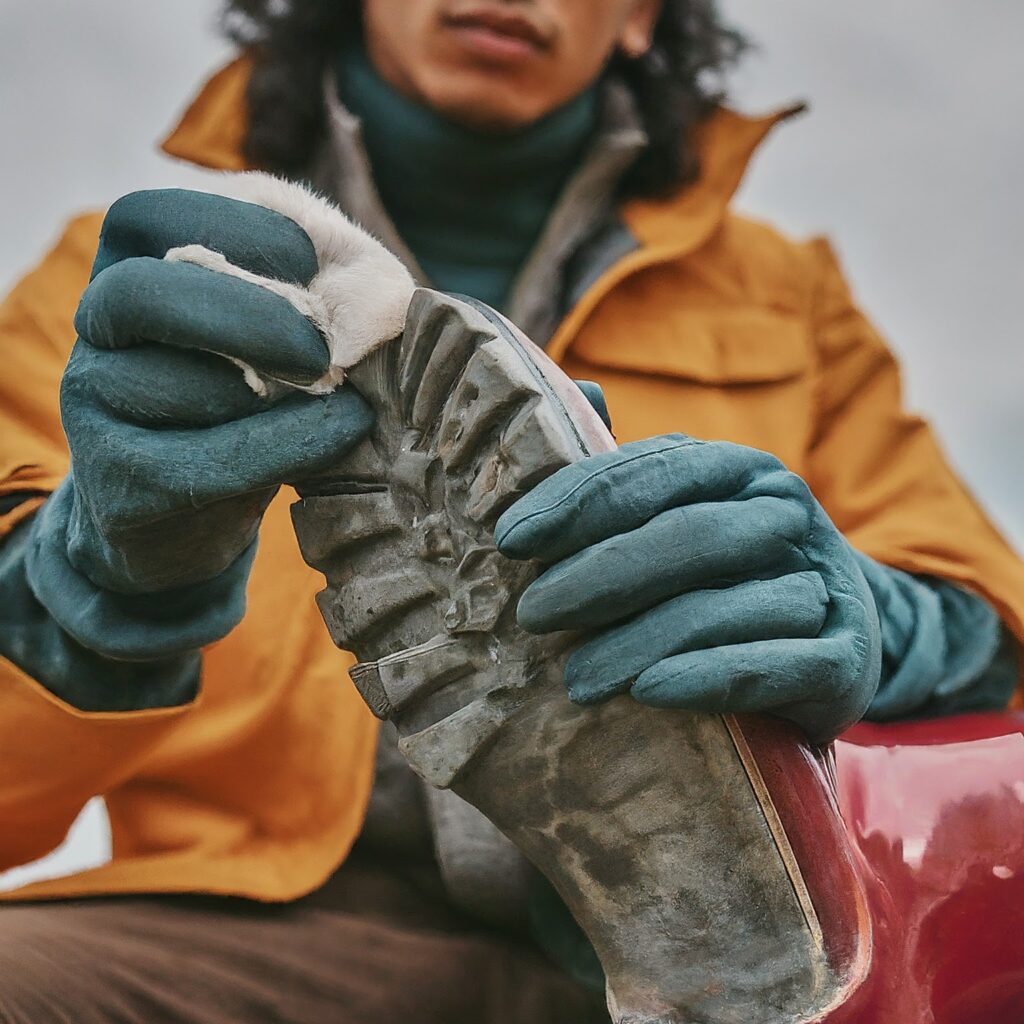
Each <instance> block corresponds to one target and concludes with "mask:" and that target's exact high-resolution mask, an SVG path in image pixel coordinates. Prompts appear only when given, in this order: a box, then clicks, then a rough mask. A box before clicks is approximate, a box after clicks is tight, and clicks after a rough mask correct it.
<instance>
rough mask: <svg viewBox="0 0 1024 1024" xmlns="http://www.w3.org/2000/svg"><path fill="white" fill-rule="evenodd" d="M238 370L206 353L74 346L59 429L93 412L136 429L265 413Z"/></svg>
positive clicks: (162, 348) (149, 346) (152, 347)
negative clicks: (100, 413)
mask: <svg viewBox="0 0 1024 1024" xmlns="http://www.w3.org/2000/svg"><path fill="white" fill-rule="evenodd" d="M267 404H268V402H267V399H265V398H260V397H259V396H258V395H257V394H256V393H255V392H254V391H253V390H252V388H250V387H249V386H248V384H246V383H245V381H244V379H243V377H242V375H241V374H240V373H239V372H238V367H237V366H233V365H232V364H231V363H229V362H228V361H227V360H226V359H222V358H221V357H220V356H217V355H213V354H212V353H208V352H189V351H185V350H183V349H178V348H172V347H170V346H168V345H154V344H141V345H138V346H137V347H136V348H131V349H124V350H122V351H120V352H108V351H104V350H102V349H96V348H93V347H92V346H90V345H87V344H82V343H79V344H78V345H76V346H75V349H74V351H73V352H72V355H71V359H70V360H69V361H68V366H67V369H66V370H65V371H64V378H63V380H62V381H61V413H62V417H63V419H64V422H65V424H67V425H69V426H70V425H72V424H74V423H77V422H78V421H79V420H80V419H81V416H82V413H83V411H85V410H88V412H89V413H91V412H92V410H93V409H95V408H97V407H99V408H102V409H105V410H107V411H108V412H109V413H111V414H112V415H113V416H114V417H115V418H117V419H119V420H125V421H126V422H129V423H136V424H139V425H140V426H150V427H159V426H163V427H168V426H192V427H209V426H214V425H216V424H218V423H226V422H227V421H228V420H237V419H242V418H243V417H245V416H252V415H254V414H255V413H257V412H260V411H261V410H262V409H265V408H266V407H267Z"/></svg>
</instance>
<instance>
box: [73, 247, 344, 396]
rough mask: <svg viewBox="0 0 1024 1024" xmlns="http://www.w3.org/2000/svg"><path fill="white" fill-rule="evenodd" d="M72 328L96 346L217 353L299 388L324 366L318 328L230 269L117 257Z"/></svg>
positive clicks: (87, 292)
mask: <svg viewBox="0 0 1024 1024" xmlns="http://www.w3.org/2000/svg"><path fill="white" fill-rule="evenodd" d="M75 329H76V330H77V331H78V334H79V337H81V339H82V340H83V341H85V342H87V343H88V344H90V345H92V346H93V347H94V348H104V349H118V348H126V347H129V346H132V345H137V344H139V343H140V342H147V341H148V342H159V343H160V344H163V345H175V346H177V347H179V348H184V349H192V350H194V349H199V350H201V351H205V352H216V353H217V354H218V355H222V356H227V357H229V358H232V359H239V360H241V361H243V362H245V363H247V364H248V365H250V366H252V367H253V368H254V369H255V370H256V371H257V372H258V373H261V374H264V375H266V376H269V377H274V378H277V379H278V380H285V381H289V382H291V383H294V384H300V385H309V384H312V383H313V382H314V381H315V380H317V379H318V378H319V377H321V376H323V374H324V373H326V372H327V368H328V366H329V364H330V355H329V353H328V350H327V344H326V343H325V341H324V339H323V337H322V336H321V334H320V332H319V331H318V330H317V329H316V328H315V327H314V326H313V325H312V324H311V323H310V322H309V320H307V319H306V318H305V317H304V316H303V315H302V314H301V313H299V311H298V310H297V309H295V307H294V306H293V305H292V304H291V303H290V302H288V301H287V299H284V298H282V297H281V296H280V295H275V294H274V293H273V292H271V291H269V290H268V289H266V288H261V287H260V286H259V285H256V284H252V283H251V282H249V281H243V280H241V279H239V278H237V277H232V276H230V275H228V274H219V273H217V272H216V271H213V270H209V269H207V268H205V267H199V266H196V265H194V264H191V263H174V262H167V261H166V260H157V259H152V258H150V257H139V258H137V259H129V260H123V261H122V262H120V263H117V264H115V265H114V266H112V267H109V268H108V269H107V270H105V271H103V273H102V274H100V275H99V276H98V277H96V278H95V280H93V282H92V284H90V285H89V287H88V288H86V290H85V292H84V293H83V295H82V299H81V302H80V303H79V306H78V312H77V313H76V314H75Z"/></svg>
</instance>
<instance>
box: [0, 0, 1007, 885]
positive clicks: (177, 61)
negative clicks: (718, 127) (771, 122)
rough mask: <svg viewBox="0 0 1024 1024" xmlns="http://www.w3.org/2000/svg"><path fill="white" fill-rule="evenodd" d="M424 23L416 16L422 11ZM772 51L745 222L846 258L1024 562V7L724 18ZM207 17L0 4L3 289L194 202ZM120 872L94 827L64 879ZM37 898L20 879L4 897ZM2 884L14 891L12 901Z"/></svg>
mask: <svg viewBox="0 0 1024 1024" xmlns="http://www.w3.org/2000/svg"><path fill="white" fill-rule="evenodd" d="M410 2H412V0H410ZM724 7H725V9H726V11H727V12H728V13H729V14H730V15H731V16H732V18H733V20H734V21H736V22H737V23H738V24H739V25H740V26H741V27H743V28H744V29H745V30H747V31H748V32H749V34H750V35H752V36H753V37H754V38H755V39H756V40H757V41H758V43H759V44H760V50H759V52H757V53H754V54H752V55H751V56H749V57H748V59H747V62H746V66H745V67H744V69H743V71H742V73H741V74H740V75H739V76H738V78H737V80H736V88H735V94H736V98H737V101H738V105H739V106H741V107H742V108H743V109H747V110H751V111H764V110H767V109H770V108H772V107H774V106H777V105H780V104H782V103H784V102H786V101H788V100H791V99H794V98H800V99H808V100H810V102H811V103H812V108H813V109H812V112H811V114H810V115H807V116H805V117H803V118H802V119H801V120H799V121H795V122H790V123H788V124H786V125H783V126H782V127H780V128H779V129H778V130H777V133H776V135H775V136H774V137H773V138H772V139H771V140H770V141H769V143H768V145H767V146H766V147H765V148H764V150H763V151H762V153H761V155H760V156H759V157H758V159H757V161H756V163H755V165H754V167H753V168H752V171H751V173H750V175H749V177H748V180H747V183H746V184H745V186H744V188H743V190H742V193H741V196H740V201H741V203H742V205H743V207H744V208H745V209H746V210H748V211H749V212H752V213H754V214H755V215H757V216H760V217H764V218H766V219H769V220H772V221H774V222H775V223H777V224H778V225H780V226H781V227H783V228H784V229H785V230H787V231H789V232H791V233H794V234H797V235H807V234H818V233H827V234H829V235H831V236H832V237H833V239H834V241H835V242H836V244H837V246H838V249H839V252H840V254H841V256H842V257H843V260H844V263H845V265H846V267H847V270H848V272H849V275H850V277H851V279H852V280H853V282H854V286H855V290H856V292H857V294H858V295H859V297H860V299H861V302H862V305H863V306H864V307H865V308H866V309H867V310H868V311H869V312H870V313H871V314H872V316H873V317H874V319H875V320H876V322H878V323H879V324H880V325H881V326H882V328H883V330H884V332H885V333H886V335H887V336H888V337H889V339H890V341H891V343H892V345H893V347H894V349H895V350H896V351H897V352H898V353H899V355H900V356H901V357H902V359H903V362H904V367H905V380H906V384H907V393H908V397H909V401H910V404H911V405H912V406H913V407H914V408H916V409H919V410H921V411H923V412H924V413H925V414H926V415H927V416H928V417H929V418H930V419H931V420H932V421H933V422H934V423H935V425H936V426H937V428H938V430H939V432H940V434H941V435H942V438H943V440H944V442H945V444H946V447H947V449H948V451H949V453H950V455H951V457H952V459H953V461H954V462H955V464H956V465H957V467H958V468H959V470H960V472H961V473H962V474H963V476H964V478H965V479H966V480H967V482H968V484H969V485H970V486H971V487H972V488H973V490H974V491H975V492H976V493H977V494H978V495H979V496H980V497H981V499H982V500H983V502H984V503H985V505H986V506H987V507H988V508H989V510H990V511H991V513H992V515H993V517H994V518H995V519H996V520H997V522H998V523H999V524H1000V525H1001V526H1002V527H1003V528H1004V529H1005V530H1006V531H1007V532H1008V533H1009V534H1010V535H1011V536H1012V537H1013V538H1014V539H1015V540H1016V542H1017V544H1018V546H1021V545H1024V473H1022V463H1021V458H1020V455H1019V446H1020V442H1021V439H1022V438H1024V401H1022V400H1021V396H1020V392H1021V389H1022V387H1024V345H1022V344H1021V330H1020V313H1019V309H1020V299H1021V294H1022V291H1024V260H1022V256H1021V245H1022V242H1021V239H1022V238H1024V209H1022V203H1021V199H1020V193H1021V187H1020V183H1021V168H1022V164H1024V131H1022V124H1024V86H1022V85H1021V79H1020V76H1019V55H1020V51H1021V49H1022V44H1024V5H1017V4H1009V3H1006V2H1005V0H976V2H974V3H972V4H952V3H943V4H937V3H935V2H934V0H902V2H901V3H900V4H892V3H886V2H883V0H862V2H860V3H858V4H822V3H820V2H814V0H773V2H771V3H765V2H764V0H727V2H726V3H725V4H724ZM216 9H217V7H216V4H215V3H214V2H212V0H174V2H173V3H156V2H152V0H151V2H143V3H140V2H139V0H134V2H129V0H90V2H88V3H72V2H71V0H33V2H32V3H25V2H24V0H21V2H14V0H0V68H2V69H3V70H2V73H0V74H2V77H0V140H2V143H0V144H2V146H3V150H2V152H3V164H2V167H3V171H2V173H3V186H4V187H3V189H2V190H0V225H2V229H3V230H2V231H0V281H2V282H7V281H9V280H13V279H14V278H15V276H16V275H18V274H19V273H21V272H22V271H23V270H25V269H27V268H28V267H29V266H30V265H31V264H32V263H33V262H34V261H35V260H36V259H37V258H38V257H39V256H40V255H41V254H42V253H43V251H44V250H45V249H46V247H47V246H48V245H49V244H50V243H51V242H52V240H53V239H54V237H55V234H56V232H57V231H58V229H59V225H60V224H61V223H62V222H63V221H64V220H65V219H66V218H67V217H68V216H69V215H70V214H71V213H72V212H75V211H77V210H81V209H88V208H94V207H98V206H102V205H104V204H106V203H109V202H110V201H112V200H113V199H115V198H116V197H117V196H118V195H121V194H122V193H124V192H127V191H131V190H133V189H136V188H140V187H148V186H153V185H164V184H188V182H189V181H190V180H198V179H197V178H196V177H195V176H193V175H191V174H190V172H189V171H187V170H186V169H184V168H181V167H179V166H177V165H174V164H172V163H171V162H169V161H166V160H163V159H162V158H160V157H158V156H157V154H156V153H155V151H154V148H153V145H152V143H153V141H154V140H155V139H157V138H158V137H159V136H160V135H161V134H162V133H163V131H164V130H165V129H166V128H167V127H169V125H170V124H171V123H172V121H173V119H174V115H175V113H176V112H177V111H179V110H180V109H181V107H182V106H183V104H184V103H185V102H186V100H187V98H188V96H189V95H190V94H191V93H192V91H193V90H194V89H195V88H196V87H197V86H198V84H199V83H200V81H201V80H202V78H203V76H204V75H205V74H206V73H207V72H208V71H209V70H210V69H211V68H212V67H213V66H215V65H216V63H217V62H218V61H219V60H220V59H222V58H223V57H224V56H226V55H227V52H228V51H227V49H226V47H225V46H224V44H223V43H221V42H220V41H219V40H217V39H216V38H215V36H214V34H213V32H212V27H213V23H214V19H215V12H216ZM105 854H106V839H105V835H104V830H103V815H102V809H101V808H99V807H98V806H93V807H92V808H91V809H90V810H89V812H88V814H87V815H86V817H85V818H84V819H83V821H82V822H81V824H80V826H79V828H78V829H77V830H76V832H75V834H74V836H73V837H72V839H71V840H70V841H69V843H68V844H66V846H65V849H63V850H62V851H61V852H60V854H59V855H58V856H56V857H55V858H51V859H49V860H48V861H47V862H46V863H45V864H44V865H43V866H42V867H39V868H35V867H34V868H32V869H31V874H32V876H33V877H34V876H35V874H36V873H39V872H42V873H48V874H50V873H58V872H61V871H66V870H70V869H71V868H73V867H76V866H78V865H80V864H83V863H86V862H89V861H94V860H96V859H100V858H102V857H103V856H105ZM26 877H28V871H27V870H26V869H20V870H19V871H18V873H17V875H16V876H11V877H8V879H7V880H6V884H13V883H14V882H15V881H17V880H20V879H24V878H26ZM3 882H4V880H3V879H2V877H0V884H3Z"/></svg>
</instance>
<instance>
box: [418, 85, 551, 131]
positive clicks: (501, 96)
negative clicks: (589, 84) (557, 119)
mask: <svg viewBox="0 0 1024 1024" xmlns="http://www.w3.org/2000/svg"><path fill="white" fill-rule="evenodd" d="M437 86H438V87H437V88H434V89H427V90H424V92H425V96H424V98H425V99H426V101H427V103H428V104H429V105H430V106H431V107H432V108H433V109H434V110H436V111H437V112H438V113H439V114H441V115H442V116H444V117H446V118H448V119H449V120H451V121H455V122H456V123H457V124H462V125H465V126H466V127H467V128H473V129H475V130H477V131H488V132H503V133H504V132H514V131H518V130H519V129H521V128H525V127H527V126H528V125H531V124H533V122H534V121H538V120H539V119H540V118H542V117H543V116H544V115H545V114H547V113H550V112H551V110H554V108H555V107H556V106H557V102H552V103H548V102H546V101H545V100H544V98H542V97H535V96H532V95H531V94H530V92H529V90H526V89H523V88H522V86H521V84H519V83H511V82H508V81H502V80H500V76H490V75H481V74H468V75H458V76H456V75H450V76H445V77H444V78H442V80H441V81H440V82H438V83H437Z"/></svg>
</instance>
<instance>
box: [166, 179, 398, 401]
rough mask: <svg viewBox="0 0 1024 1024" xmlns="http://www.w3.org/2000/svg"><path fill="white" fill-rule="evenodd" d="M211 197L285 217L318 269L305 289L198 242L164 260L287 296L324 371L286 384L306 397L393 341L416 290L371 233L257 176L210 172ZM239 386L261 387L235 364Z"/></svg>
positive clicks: (312, 198) (264, 385)
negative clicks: (313, 331) (323, 355)
mask: <svg viewBox="0 0 1024 1024" xmlns="http://www.w3.org/2000/svg"><path fill="white" fill-rule="evenodd" d="M218 179H219V181H218V186H219V187H218V188H217V189H215V190H211V191H216V192H217V193H218V194H221V195H225V196H229V197H231V198H234V199H241V200H243V201H245V202H249V203H255V204H256V205H258V206H265V207H267V208H268V209H271V210H276V211H277V212H278V213H281V214H284V216H286V217H289V218H291V219H292V220H293V221H295V223H296V224H298V225H299V227H301V228H302V229H303V230H304V231H305V232H306V234H307V235H309V237H310V240H311V241H312V243H313V249H314V250H315V252H316V256H317V260H318V262H319V266H320V270H319V271H318V273H317V274H316V276H315V277H314V278H313V280H312V281H310V282H309V285H308V287H306V288H301V287H299V286H298V285H293V284H286V283H284V282H282V281H276V280H274V279H273V278H267V277H260V276H259V275H257V274H252V273H250V272H249V271H247V270H243V269H242V268H241V267H236V266H235V265H234V264H232V263H229V262H228V260H227V259H226V258H225V257H224V256H222V255H221V254H220V253H218V252H214V251H213V250H211V249H207V248H205V247H204V246H201V245H183V246H179V247H178V248H176V249H171V250H170V251H168V253H167V255H166V256H165V257H164V258H165V259H168V260H179V261H183V262H187V263H196V264H198V265H199V266H203V267H207V268H209V269H210V270H216V271H218V272H220V273H223V274H231V275H233V276H234V277H239V278H241V279H242V280H244V281H249V282H250V283H252V284H256V285H259V286H260V287H262V288H266V289H268V290H269V291H272V292H274V293H275V294H277V295H280V296H281V297H282V298H284V299H287V300H288V301H289V302H290V303H291V304H292V305H293V306H294V307H295V308H296V309H297V310H298V311H299V312H300V313H301V314H302V315H303V316H305V317H307V318H308V319H309V320H310V321H312V323H313V324H314V325H315V326H316V328H317V329H318V330H319V331H320V333H321V334H323V336H324V338H325V340H326V342H327V347H328V350H329V352H330V358H331V363H330V368H329V369H328V371H327V373H325V374H324V376H323V377H321V378H320V379H319V380H318V381H316V382H315V383H313V384H311V385H309V386H308V387H300V386H299V385H297V384H291V383H287V382H279V383H281V384H285V383H287V386H288V387H293V388H299V390H302V391H308V392H310V393H311V394H326V393H327V392H329V391H333V390H334V388H336V387H337V386H338V385H339V384H340V383H341V382H342V381H343V380H344V379H345V370H346V369H348V367H350V366H354V365H355V364H356V363H358V362H359V360H361V359H362V358H364V357H365V356H367V355H369V354H370V353H371V352H372V351H373V350H374V349H376V348H379V347H380V346H381V345H383V344H384V343H385V342H386V341H390V340H391V339H392V338H394V337H397V336H398V335H399V334H401V333H402V331H403V330H404V329H405V317H406V312H407V310H408V308H409V300H410V299H411V298H412V293H413V291H414V290H415V288H416V285H415V282H414V281H413V279H412V276H411V275H410V274H409V272H408V270H406V269H405V266H404V265H403V264H402V263H401V261H400V260H399V259H398V257H397V256H394V255H393V254H392V253H390V252H389V251H388V250H387V249H385V248H384V246H383V245H381V243H380V242H378V241H377V240H376V239H375V238H374V237H373V236H372V235H370V234H368V233H367V232H366V231H364V230H363V229H362V228H360V227H358V226H357V225H356V224H353V223H352V221H350V220H349V219H348V218H347V217H346V216H345V215H344V214H343V213H342V212H341V211H340V210H339V209H338V208H337V207H336V206H335V205H334V204H333V203H331V202H329V201H328V200H327V199H325V198H323V197H322V196H318V195H315V194H314V193H312V192H310V191H308V190H307V189H305V188H303V187H302V186H301V185H296V184H294V183H293V182H290V181H284V180H282V179H281V178H275V177H273V176H272V175H270V174H263V173H262V172H259V171H247V172H243V173H241V174H224V175H218ZM232 362H235V363H237V364H238V366H239V367H241V369H242V372H243V373H244V375H245V380H246V383H247V384H248V385H249V386H250V387H251V388H252V389H253V390H254V391H255V392H256V393H257V394H258V395H266V394H267V393H268V390H269V388H268V382H267V381H266V380H264V379H263V378H262V377H260V375H259V374H257V373H256V371H255V370H254V369H253V368H252V367H251V366H248V365H247V364H245V363H244V362H242V361H240V360H237V359H236V360H232Z"/></svg>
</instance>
